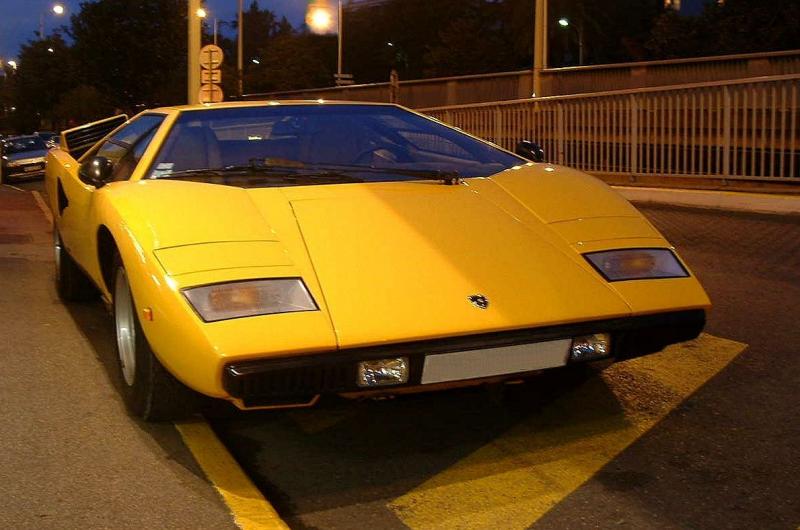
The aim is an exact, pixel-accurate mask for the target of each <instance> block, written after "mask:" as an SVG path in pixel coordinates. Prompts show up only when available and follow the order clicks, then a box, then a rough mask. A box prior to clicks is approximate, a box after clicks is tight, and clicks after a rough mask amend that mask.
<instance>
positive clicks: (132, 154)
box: [111, 127, 158, 181]
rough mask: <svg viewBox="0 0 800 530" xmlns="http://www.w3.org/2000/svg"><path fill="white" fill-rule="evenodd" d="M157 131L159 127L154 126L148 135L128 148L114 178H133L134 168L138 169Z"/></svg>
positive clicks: (116, 167)
mask: <svg viewBox="0 0 800 530" xmlns="http://www.w3.org/2000/svg"><path fill="white" fill-rule="evenodd" d="M156 131H158V127H153V128H152V129H151V130H150V132H149V133H147V135H146V136H144V137H142V138H139V140H137V141H136V143H135V144H133V147H131V148H130V149H128V151H127V152H126V153H125V156H123V157H122V159H121V160H120V161H119V163H117V164H116V166H115V167H114V174H113V175H112V177H111V179H112V180H114V181H117V180H128V179H129V178H131V175H132V174H133V170H134V169H136V166H137V165H138V164H139V160H141V159H142V156H143V155H144V152H145V151H146V150H147V146H148V145H150V142H152V141H153V137H154V136H155V135H156Z"/></svg>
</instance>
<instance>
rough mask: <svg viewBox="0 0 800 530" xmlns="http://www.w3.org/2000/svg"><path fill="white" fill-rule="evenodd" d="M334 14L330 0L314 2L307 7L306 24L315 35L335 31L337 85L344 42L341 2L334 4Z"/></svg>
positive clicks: (340, 72)
mask: <svg viewBox="0 0 800 530" xmlns="http://www.w3.org/2000/svg"><path fill="white" fill-rule="evenodd" d="M336 4H337V6H336V8H337V9H336V12H335V14H334V7H333V6H332V5H331V2H330V0H314V1H312V2H311V3H310V4H309V5H308V11H307V12H306V24H307V25H308V27H309V28H310V29H311V31H313V32H314V33H317V34H326V33H331V32H333V31H336V35H337V41H338V48H339V50H338V61H337V63H338V67H337V68H336V72H337V73H336V80H337V84H338V83H339V82H340V81H341V80H342V78H343V76H342V73H343V72H342V65H343V59H342V57H343V42H344V8H343V6H342V0H337V2H336Z"/></svg>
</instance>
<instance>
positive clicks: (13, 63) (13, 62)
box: [8, 61, 17, 70]
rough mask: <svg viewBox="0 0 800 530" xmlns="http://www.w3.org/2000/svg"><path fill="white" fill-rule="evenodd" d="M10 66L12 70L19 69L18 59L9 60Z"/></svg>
mask: <svg viewBox="0 0 800 530" xmlns="http://www.w3.org/2000/svg"><path fill="white" fill-rule="evenodd" d="M8 66H10V67H11V69H12V70H16V69H17V61H8Z"/></svg>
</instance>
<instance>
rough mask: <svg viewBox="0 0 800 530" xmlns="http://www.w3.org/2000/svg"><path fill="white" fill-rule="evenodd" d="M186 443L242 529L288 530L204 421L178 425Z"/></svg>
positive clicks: (177, 427) (176, 425)
mask: <svg viewBox="0 0 800 530" xmlns="http://www.w3.org/2000/svg"><path fill="white" fill-rule="evenodd" d="M175 428H176V429H178V432H180V433H181V436H182V437H183V441H184V443H185V444H186V446H187V447H188V448H189V450H190V451H191V452H192V455H193V456H194V458H195V460H196V461H197V463H198V464H199V465H200V467H201V468H202V470H203V472H204V473H205V474H206V477H208V480H209V481H211V484H213V486H214V488H216V490H217V491H218V492H219V494H220V495H221V496H222V498H223V500H224V501H225V504H227V505H228V508H229V509H230V510H231V514H233V518H234V522H235V523H236V525H237V526H238V527H239V528H242V529H243V530H268V529H288V528H289V527H288V526H286V523H284V522H283V521H282V520H281V518H280V516H278V513H277V512H276V511H275V509H274V508H273V507H272V505H271V504H270V503H269V502H267V500H266V499H265V498H264V496H263V495H261V492H260V491H259V490H258V488H256V487H255V485H254V484H253V483H252V482H251V481H250V479H249V478H248V477H247V475H245V473H244V471H242V469H241V468H240V467H239V464H238V463H237V462H236V460H234V458H233V456H231V454H230V453H229V452H228V450H227V449H226V448H225V446H224V445H223V444H222V442H220V441H219V438H217V436H216V434H214V431H213V430H211V427H210V426H209V425H208V424H207V423H206V422H205V421H201V420H198V421H191V422H181V423H176V424H175Z"/></svg>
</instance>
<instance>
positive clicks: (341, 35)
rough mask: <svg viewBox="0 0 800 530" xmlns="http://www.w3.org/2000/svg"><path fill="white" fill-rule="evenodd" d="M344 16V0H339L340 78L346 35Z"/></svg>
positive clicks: (340, 75) (338, 71) (340, 76)
mask: <svg viewBox="0 0 800 530" xmlns="http://www.w3.org/2000/svg"><path fill="white" fill-rule="evenodd" d="M343 16H344V8H343V7H342V0H339V16H338V17H337V21H338V24H339V27H338V31H337V33H338V34H339V60H338V63H337V64H338V69H337V73H338V74H339V77H338V79H341V78H342V73H343V72H342V42H343V41H344V35H343V34H342V31H344V21H343V20H342V17H343Z"/></svg>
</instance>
